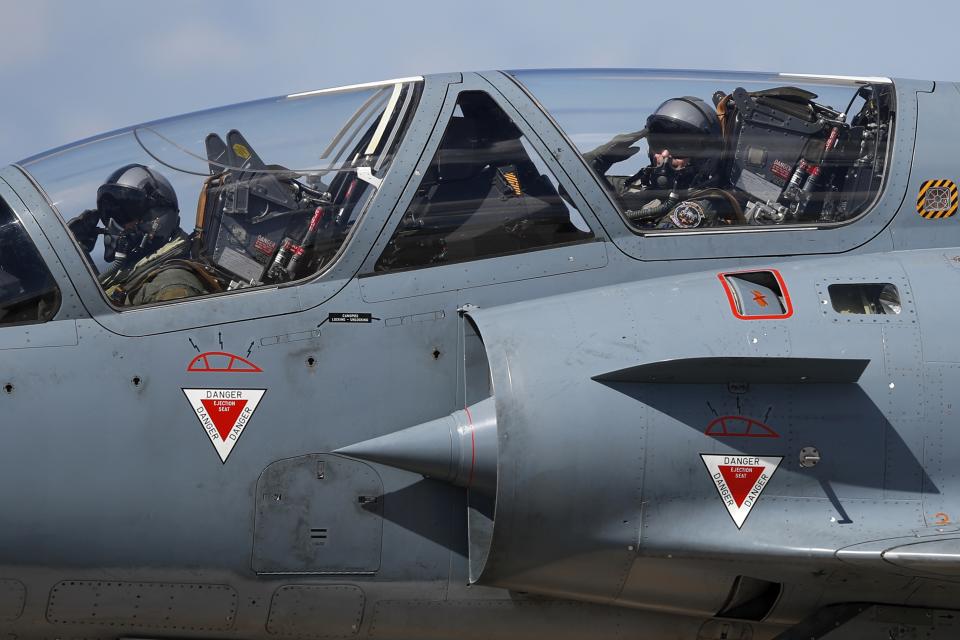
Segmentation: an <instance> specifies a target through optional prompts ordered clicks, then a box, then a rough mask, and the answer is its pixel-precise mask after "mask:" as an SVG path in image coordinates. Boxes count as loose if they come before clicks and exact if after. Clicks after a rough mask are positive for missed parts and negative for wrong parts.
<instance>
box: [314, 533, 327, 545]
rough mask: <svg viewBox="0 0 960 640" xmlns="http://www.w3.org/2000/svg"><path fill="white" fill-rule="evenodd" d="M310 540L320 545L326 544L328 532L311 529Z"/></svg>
mask: <svg viewBox="0 0 960 640" xmlns="http://www.w3.org/2000/svg"><path fill="white" fill-rule="evenodd" d="M310 539H311V540H313V541H314V542H317V543H319V544H324V543H325V542H326V541H327V530H326V529H310Z"/></svg>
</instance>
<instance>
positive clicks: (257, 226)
mask: <svg viewBox="0 0 960 640" xmlns="http://www.w3.org/2000/svg"><path fill="white" fill-rule="evenodd" d="M421 85H422V83H421V82H420V79H419V78H410V79H402V80H396V81H387V82H383V83H374V84H370V85H357V86H352V87H343V88H339V89H329V90H322V91H315V92H307V93H301V94H293V95H288V96H281V97H278V98H270V99H266V100H260V101H256V102H250V103H246V104H240V105H235V106H230V107H225V108H220V109H211V110H209V111H203V112H199V113H194V114H190V115H186V116H181V117H175V118H170V119H166V120H160V121H157V122H153V123H149V124H144V125H138V126H134V127H130V128H128V129H123V130H120V131H116V132H113V133H109V134H105V135H102V136H99V137H96V138H93V139H90V140H86V141H83V142H79V143H77V144H74V145H70V146H67V147H64V148H60V149H55V150H53V151H50V152H47V153H45V154H42V155H39V156H34V157H32V158H28V159H27V160H24V161H22V162H21V163H20V166H21V167H22V168H23V169H25V170H26V171H27V172H28V173H29V174H30V175H31V176H32V177H33V179H34V180H35V181H36V183H37V184H38V185H39V186H40V187H41V188H42V189H43V191H44V192H45V193H46V195H47V197H48V199H49V201H50V203H51V204H52V205H53V206H54V208H55V209H56V210H57V211H58V212H59V213H60V215H61V216H62V218H63V219H64V220H65V221H67V222H68V227H69V228H70V230H71V231H72V232H73V234H74V236H75V239H76V240H77V241H78V244H79V245H80V246H81V248H82V249H84V250H85V251H87V250H89V251H87V252H88V255H89V258H90V259H89V264H90V266H91V268H92V270H93V271H94V272H95V273H96V274H97V277H98V279H99V281H100V283H101V285H102V286H103V289H104V291H105V292H106V294H107V296H108V298H109V299H110V300H111V302H113V303H114V304H115V305H117V306H124V305H131V304H145V303H150V302H162V301H165V300H170V299H176V298H179V297H187V296H190V295H197V294H199V293H215V292H219V291H226V290H232V289H241V288H246V287H256V286H261V285H268V284H271V285H276V284H283V283H285V282H290V281H296V280H299V279H302V278H305V277H307V276H310V275H313V274H315V273H317V272H318V271H320V270H322V269H323V268H324V267H325V266H326V265H328V264H330V262H331V261H332V259H333V257H334V256H335V255H336V254H337V253H338V251H339V250H340V248H341V246H342V245H343V244H344V242H345V240H346V238H347V237H348V236H349V234H350V231H351V230H352V228H353V226H354V224H355V222H356V220H357V217H358V216H359V215H360V214H361V213H362V211H363V209H364V207H365V205H366V203H367V202H368V201H369V200H370V198H371V197H372V195H373V194H374V193H375V191H376V190H377V187H378V186H379V184H380V182H381V181H382V178H383V176H384V175H385V173H386V171H387V170H388V168H389V166H390V162H391V160H392V158H393V155H394V153H395V151H396V149H397V147H398V145H399V142H400V140H401V139H402V137H403V131H404V129H405V128H406V126H407V125H408V123H409V119H410V117H411V114H412V113H413V112H414V111H415V108H416V103H417V100H418V97H419V92H420V88H421ZM138 167H142V169H138ZM123 168H130V169H129V170H130V171H134V172H135V171H138V170H139V171H141V173H143V172H150V173H152V174H153V175H154V177H155V180H154V182H155V183H161V182H169V184H170V185H171V186H172V188H173V190H174V191H175V194H176V197H175V198H173V199H172V200H173V201H174V202H178V203H179V209H180V211H179V225H173V226H174V230H173V232H172V233H170V232H168V230H167V229H165V228H163V229H161V228H160V227H161V226H162V225H159V224H156V225H154V226H155V227H157V228H156V229H153V228H152V227H151V224H150V223H151V222H152V221H154V220H159V219H161V218H163V219H168V218H169V215H170V213H169V209H170V207H167V211H166V212H165V213H164V215H165V216H166V217H163V216H161V215H159V214H158V213H157V211H156V210H155V208H153V209H152V210H151V204H150V202H151V201H150V199H149V198H148V197H146V196H145V195H144V197H142V198H139V199H138V198H136V197H131V198H130V201H131V202H134V203H137V202H141V201H142V202H143V203H145V204H143V205H142V206H141V208H142V209H143V211H140V212H137V211H133V212H132V213H131V212H129V211H125V212H124V215H123V216H119V217H118V216H112V215H111V214H110V213H109V212H108V211H98V210H97V209H98V206H97V205H98V202H97V194H98V190H99V191H101V192H102V191H103V186H104V183H105V181H106V180H107V179H108V177H110V176H111V175H112V174H114V173H115V172H117V171H118V169H123ZM108 186H109V185H108ZM167 200H170V198H168V199H167ZM101 208H103V207H101ZM173 215H174V216H175V215H176V212H175V211H174V212H173ZM165 290H166V293H164V291H165Z"/></svg>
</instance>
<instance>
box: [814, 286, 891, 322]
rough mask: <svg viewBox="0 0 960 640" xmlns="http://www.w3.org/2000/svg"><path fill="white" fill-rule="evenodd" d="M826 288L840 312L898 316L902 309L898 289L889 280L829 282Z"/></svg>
mask: <svg viewBox="0 0 960 640" xmlns="http://www.w3.org/2000/svg"><path fill="white" fill-rule="evenodd" d="M827 290H828V292H829V294H830V304H831V305H833V310H834V311H836V312H837V313H840V314H853V315H893V316H898V315H900V313H901V312H902V311H903V305H902V304H901V302H900V291H899V290H898V289H897V287H896V285H894V284H891V283H889V282H877V283H866V282H865V283H857V284H831V285H830V286H829V287H828V289H827Z"/></svg>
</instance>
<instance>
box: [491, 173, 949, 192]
mask: <svg viewBox="0 0 960 640" xmlns="http://www.w3.org/2000/svg"><path fill="white" fill-rule="evenodd" d="M503 179H504V180H506V181H507V184H509V185H510V188H511V189H513V192H514V193H515V194H516V195H518V196H522V195H523V190H522V189H520V178H518V177H517V174H515V173H513V172H512V171H511V172H510V173H505V174H503ZM953 190H954V193H956V190H957V188H956V187H954V188H953Z"/></svg>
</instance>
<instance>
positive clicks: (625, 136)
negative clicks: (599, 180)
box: [583, 129, 647, 175]
mask: <svg viewBox="0 0 960 640" xmlns="http://www.w3.org/2000/svg"><path fill="white" fill-rule="evenodd" d="M646 135H647V130H646V129H641V130H640V131H634V132H633V133H621V134H618V135H616V136H614V137H613V139H612V140H610V142H608V143H606V144H604V145H600V146H599V147H597V148H596V149H594V150H593V151H588V152H586V153H585V154H583V157H584V159H586V161H587V162H589V163H590V164H591V165H592V166H593V168H594V169H595V170H596V171H597V173H599V174H600V175H606V173H607V171H609V170H610V167H612V166H613V165H615V164H617V163H618V162H623V161H624V160H627V159H628V158H632V157H633V156H634V155H636V154H637V153H638V152H639V151H640V149H638V148H637V147H633V146H631V145H633V144H634V143H635V142H636V141H637V140H639V139H640V138H644V137H646Z"/></svg>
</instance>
